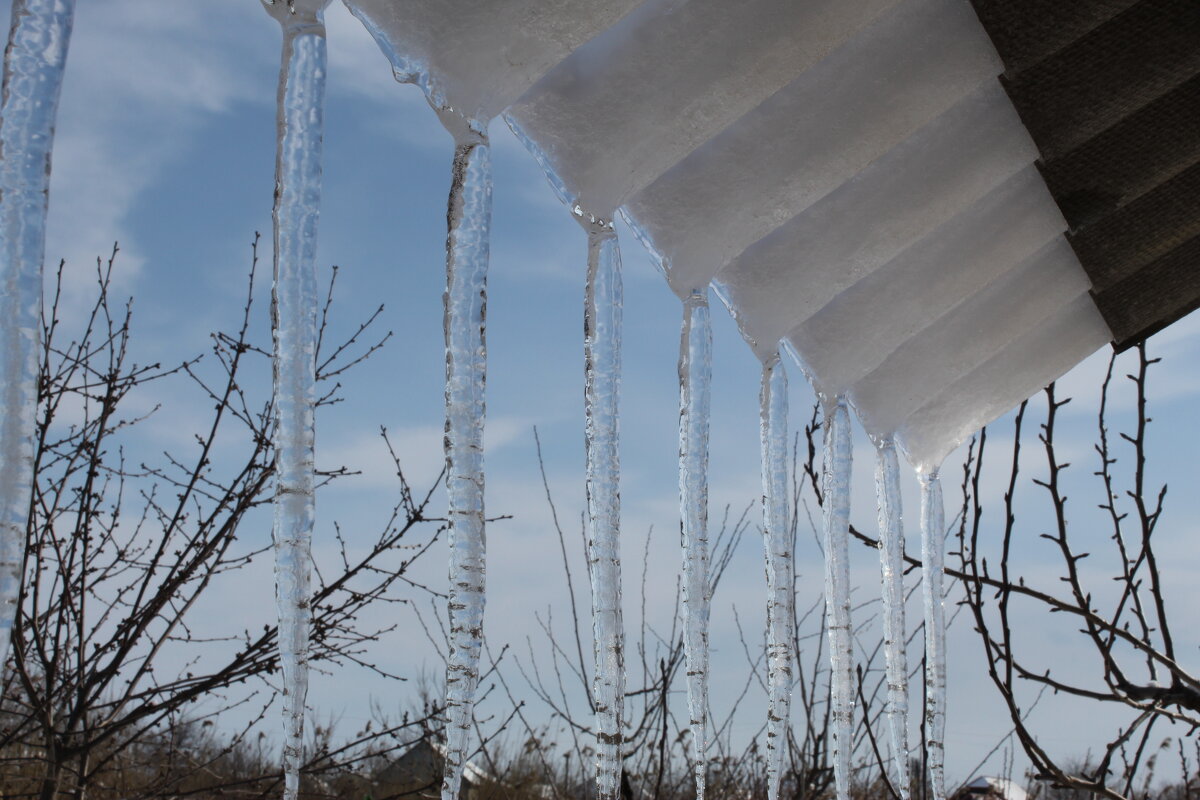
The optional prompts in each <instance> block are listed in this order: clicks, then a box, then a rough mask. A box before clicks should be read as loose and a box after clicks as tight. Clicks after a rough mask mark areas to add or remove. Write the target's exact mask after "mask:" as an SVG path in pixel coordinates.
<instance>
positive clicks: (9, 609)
mask: <svg viewBox="0 0 1200 800" xmlns="http://www.w3.org/2000/svg"><path fill="white" fill-rule="evenodd" d="M74 16H75V0H14V2H13V7H12V27H11V28H10V30H9V37H8V49H7V50H6V51H5V54H4V87H3V102H2V104H0V153H3V160H2V161H0V282H2V286H0V377H2V380H3V384H2V385H3V389H2V390H0V391H2V392H3V395H2V397H0V403H2V405H0V667H2V666H3V665H4V662H5V660H6V659H7V658H8V647H9V641H10V640H11V637H12V626H13V621H14V620H15V618H16V613H17V597H18V595H19V593H20V586H21V564H22V561H23V560H24V552H25V530H26V528H27V527H28V524H29V506H30V498H31V496H32V493H33V480H34V475H33V446H34V444H33V438H34V432H35V427H36V422H35V420H36V418H37V382H38V370H39V364H40V360H41V355H42V353H41V346H40V345H41V336H40V331H41V310H42V259H43V257H44V255H45V250H46V207H47V200H48V196H49V194H48V193H49V184H50V150H51V147H52V145H53V143H54V118H55V115H56V113H57V111H58V97H59V94H60V89H61V88H62V77H63V68H64V67H65V66H66V61H67V45H68V43H69V42H70V39H71V25H72V22H73V20H74Z"/></svg>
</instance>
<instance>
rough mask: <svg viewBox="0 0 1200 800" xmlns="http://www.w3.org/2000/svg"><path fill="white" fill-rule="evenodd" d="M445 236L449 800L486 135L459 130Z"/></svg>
mask: <svg viewBox="0 0 1200 800" xmlns="http://www.w3.org/2000/svg"><path fill="white" fill-rule="evenodd" d="M447 219H448V220H449V225H450V231H449V235H448V237H447V239H446V295H445V303H446V311H445V315H446V316H445V324H446V438H445V446H446V476H447V477H446V493H447V494H448V495H449V500H450V657H449V661H448V663H447V669H446V717H447V722H446V760H445V775H444V778H443V782H442V798H443V800H458V793H459V786H460V784H461V782H462V773H463V766H464V765H465V763H466V760H467V743H468V741H469V737H470V733H471V725H472V720H473V717H474V707H475V689H476V687H477V686H478V684H479V654H480V650H481V649H482V647H483V607H484V599H485V597H484V572H485V566H486V563H485V561H486V559H485V555H486V552H485V550H486V542H485V538H484V521H483V417H484V381H485V377H486V368H487V350H486V345H485V318H486V312H487V270H488V251H489V242H490V231H491V222H492V162H491V149H490V145H489V144H488V139H487V134H486V133H475V134H474V135H472V136H465V137H462V138H461V140H460V141H459V142H458V143H457V145H456V147H455V152H454V177H453V183H452V185H451V189H450V206H449V212H448V214H447Z"/></svg>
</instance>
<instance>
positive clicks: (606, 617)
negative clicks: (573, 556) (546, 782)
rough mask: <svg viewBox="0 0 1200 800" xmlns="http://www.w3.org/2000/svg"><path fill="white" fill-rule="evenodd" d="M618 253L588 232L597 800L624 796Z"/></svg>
mask: <svg viewBox="0 0 1200 800" xmlns="http://www.w3.org/2000/svg"><path fill="white" fill-rule="evenodd" d="M621 309H622V288H621V250H620V247H619V246H618V244H617V235H616V233H614V232H613V229H612V224H611V223H601V224H595V225H592V226H590V227H589V228H588V271H587V290H586V296H585V299H584V315H583V320H584V322H583V326H584V327H583V330H584V372H585V381H586V384H585V390H584V407H585V413H586V415H587V422H586V437H585V438H586V444H587V506H588V541H587V545H588V563H589V565H590V574H591V580H592V637H593V652H594V655H595V675H594V677H593V680H592V700H593V703H594V704H595V708H596V789H597V797H598V798H599V800H618V798H619V797H620V792H621V763H622V762H621V743H622V741H623V740H624V735H623V732H622V727H621V712H622V708H623V705H624V700H625V628H624V623H623V621H622V619H621V495H620V487H619V482H620V475H621V464H620V454H619V452H618V441H619V430H618V428H619V422H620V416H619V411H618V405H619V403H618V401H619V395H620V391H621Z"/></svg>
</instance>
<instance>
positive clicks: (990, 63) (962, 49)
mask: <svg viewBox="0 0 1200 800" xmlns="http://www.w3.org/2000/svg"><path fill="white" fill-rule="evenodd" d="M1002 70H1003V65H1002V64H1001V62H1000V59H999V58H998V57H997V56H996V54H995V52H994V50H993V49H992V47H991V45H990V43H989V42H988V39H987V35H986V33H985V32H984V30H983V28H982V26H981V25H980V24H979V21H978V19H977V18H976V16H975V12H974V11H973V10H972V9H971V6H970V4H969V3H968V2H966V0H909V2H904V3H900V4H898V5H896V6H894V7H893V8H891V9H889V10H888V11H886V12H884V13H883V14H881V15H880V16H879V17H877V18H876V19H875V20H874V21H872V22H871V24H870V25H868V26H867V27H866V28H864V29H862V30H861V31H858V32H857V33H855V34H854V35H853V36H852V37H851V38H850V39H849V40H847V41H846V42H845V43H843V44H842V45H841V46H840V47H838V48H837V49H836V50H834V51H833V52H832V53H830V54H829V56H828V57H826V58H825V59H823V60H822V61H820V62H818V63H817V64H815V65H814V66H813V67H812V68H811V69H808V70H806V71H805V72H803V73H802V74H801V75H800V76H799V77H797V78H796V79H795V80H793V81H792V82H791V83H789V84H788V85H787V86H785V87H783V88H782V89H780V90H779V91H778V92H776V93H775V94H774V95H773V96H771V97H769V98H767V99H766V100H765V101H764V102H763V103H762V104H761V105H760V106H758V107H757V108H755V109H753V110H752V111H750V112H748V113H747V114H745V115H744V116H743V117H741V118H740V119H738V120H737V121H736V122H734V123H733V124H731V125H730V126H729V127H728V128H726V129H725V130H724V131H722V132H721V133H720V134H718V135H716V136H715V137H713V138H712V139H711V140H709V141H708V142H707V143H705V144H703V145H702V146H700V147H698V148H697V149H696V150H695V151H694V152H692V153H691V154H690V155H688V156H687V157H686V158H685V159H683V160H682V161H680V162H679V163H678V164H676V165H675V166H674V167H672V168H671V169H670V170H668V171H667V172H666V173H664V174H663V175H662V176H661V177H659V178H658V180H656V181H654V183H652V184H650V185H649V186H647V187H646V188H645V189H644V190H642V191H641V192H639V193H638V194H636V195H635V196H633V197H631V198H630V199H629V200H628V201H627V203H626V206H625V208H626V210H627V211H628V212H629V214H630V216H631V217H632V218H633V219H635V220H636V222H637V224H638V226H639V227H640V229H641V232H642V233H643V235H644V236H645V238H647V239H648V240H649V246H650V247H651V249H652V250H654V251H656V252H657V253H659V254H660V255H661V256H662V257H663V260H664V262H665V265H664V266H665V269H666V271H667V273H668V279H669V280H670V282H671V285H672V287H673V288H674V289H675V291H676V292H681V293H686V292H687V291H689V290H690V289H691V287H692V286H696V285H701V284H704V283H707V282H708V281H709V280H711V279H712V277H713V276H714V275H716V274H717V271H718V270H720V268H721V267H723V266H724V265H725V264H727V263H728V262H729V261H731V260H732V259H733V258H735V257H736V256H737V255H738V254H739V253H741V252H742V251H743V250H745V249H746V248H747V247H749V246H750V245H751V244H753V243H754V242H756V241H758V240H759V239H761V238H762V237H763V236H765V235H766V234H767V233H769V232H770V231H772V230H774V229H775V228H777V227H778V226H779V225H781V224H783V223H784V222H786V221H787V220H789V219H790V218H792V217H793V216H795V215H796V214H798V213H800V212H801V211H803V210H804V209H805V208H807V207H808V206H810V205H811V204H812V203H813V202H815V201H816V200H818V199H820V198H821V197H823V196H824V195H826V194H827V193H829V192H830V191H832V190H833V189H835V188H837V187H838V186H839V185H841V184H842V183H844V182H845V181H846V180H847V179H849V178H850V177H851V176H852V175H854V174H855V173H857V172H858V171H860V170H862V169H863V168H864V167H866V166H867V165H868V164H869V163H870V162H871V161H873V160H875V159H876V158H878V157H880V156H881V155H882V154H884V153H885V152H887V151H888V150H889V149H890V148H892V147H893V146H895V145H897V144H899V143H900V142H901V141H902V140H903V139H905V138H906V137H908V136H909V135H911V134H912V133H914V132H915V131H917V130H918V129H919V128H921V127H922V126H924V125H925V124H927V123H928V122H929V121H930V120H932V119H934V118H935V117H937V116H939V115H940V114H942V113H943V112H944V111H946V109H948V108H949V107H951V106H952V105H954V104H955V103H956V102H957V101H958V100H960V99H962V97H963V96H965V95H966V94H968V93H969V92H971V91H972V90H974V89H976V88H977V87H978V86H980V85H981V84H982V83H984V82H985V81H992V82H994V81H995V76H996V75H997V74H999V73H1000V72H1001V71H1002ZM784 131H786V134H785V135H783V134H782V133H781V132H784Z"/></svg>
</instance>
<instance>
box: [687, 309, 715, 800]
mask: <svg viewBox="0 0 1200 800" xmlns="http://www.w3.org/2000/svg"><path fill="white" fill-rule="evenodd" d="M711 395H712V323H711V321H710V319H709V308H708V290H707V289H703V290H697V291H695V292H693V293H692V294H690V295H688V298H687V300H685V301H684V303H683V331H682V333H681V335H680V342H679V518H680V527H681V531H682V534H683V574H684V579H683V613H684V617H685V620H686V621H685V624H684V628H683V646H684V650H685V652H686V656H687V692H688V710H689V712H690V714H691V727H692V748H693V753H694V756H693V758H694V765H693V771H694V773H695V779H696V798H697V800H704V790H705V777H706V768H707V751H708V609H709V597H708V591H709V589H708V580H709V579H708V426H709V410H710V405H711V403H710V400H711Z"/></svg>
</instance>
